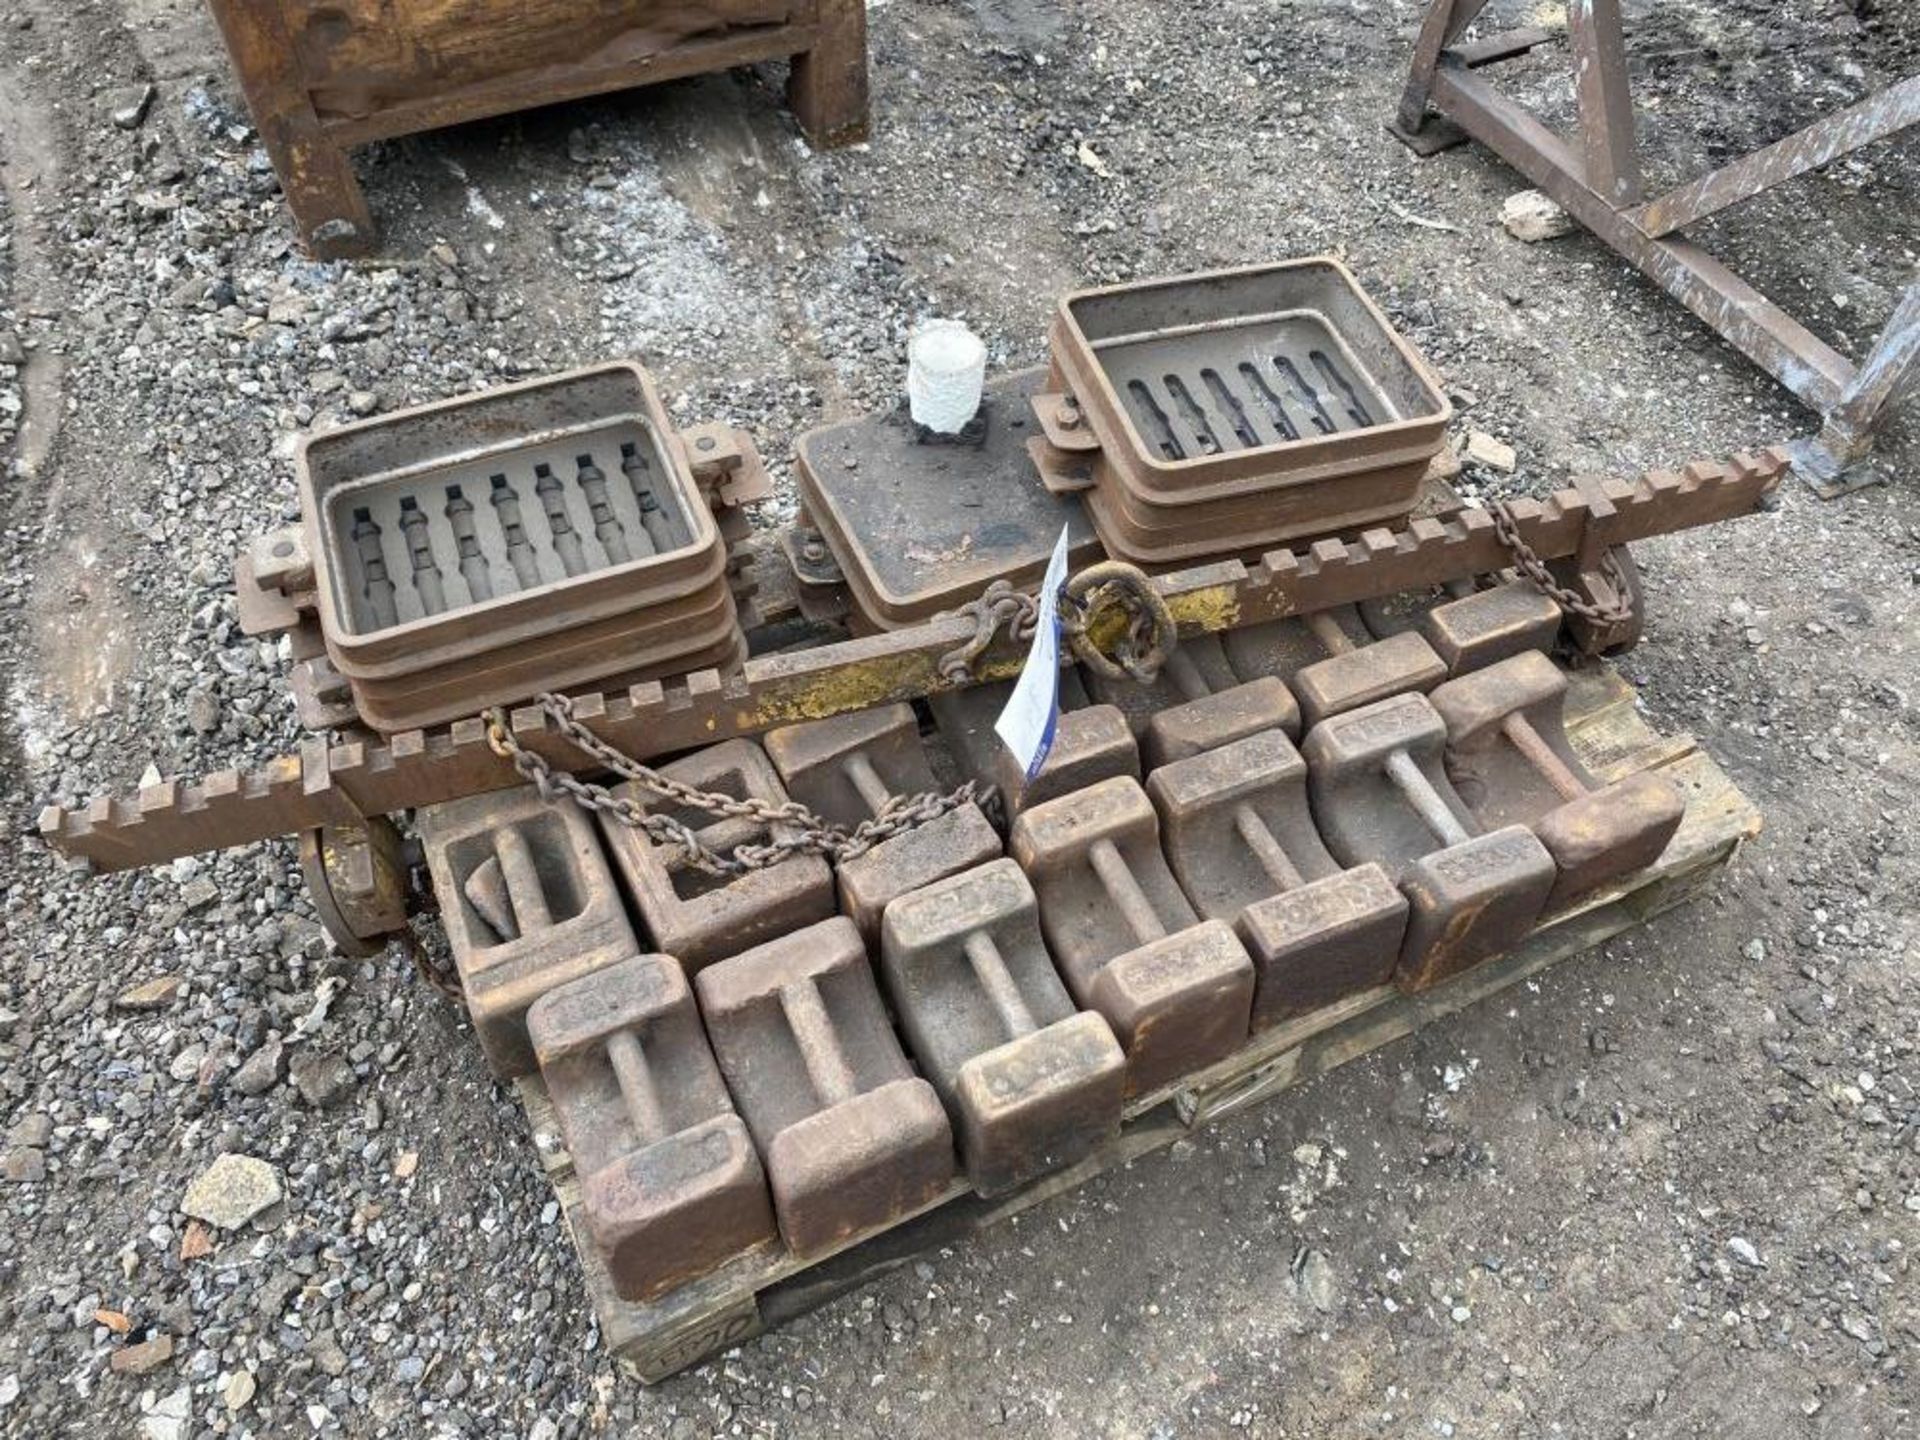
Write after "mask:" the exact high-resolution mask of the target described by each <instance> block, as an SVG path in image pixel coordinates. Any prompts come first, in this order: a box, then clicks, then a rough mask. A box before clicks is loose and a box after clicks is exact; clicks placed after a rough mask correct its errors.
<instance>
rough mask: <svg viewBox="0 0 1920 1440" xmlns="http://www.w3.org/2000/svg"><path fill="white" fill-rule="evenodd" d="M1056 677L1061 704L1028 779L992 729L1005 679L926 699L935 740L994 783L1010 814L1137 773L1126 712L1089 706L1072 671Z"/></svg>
mask: <svg viewBox="0 0 1920 1440" xmlns="http://www.w3.org/2000/svg"><path fill="white" fill-rule="evenodd" d="M1060 680H1061V686H1060V704H1061V707H1062V708H1061V711H1060V718H1059V722H1058V724H1057V726H1056V727H1055V730H1054V737H1053V748H1052V749H1051V750H1050V751H1048V752H1047V759H1046V763H1045V764H1044V765H1042V766H1041V767H1040V773H1039V774H1038V775H1035V776H1034V777H1033V779H1032V780H1028V779H1027V778H1026V776H1025V775H1024V774H1023V773H1022V772H1021V769H1020V766H1019V765H1018V764H1017V763H1016V762H1015V761H1014V758H1013V754H1012V752H1011V751H1009V750H1008V749H1007V747H1006V745H1005V743H1004V742H1002V740H1001V739H1000V737H999V736H998V735H997V734H995V733H994V729H993V726H994V722H995V721H996V720H998V719H999V718H1000V712H1001V711H1002V710H1003V709H1005V708H1006V703H1007V697H1008V696H1009V695H1011V694H1012V693H1013V685H1012V684H1011V682H1008V683H1001V684H992V685H974V686H970V687H969V688H967V689H965V690H947V691H943V692H942V693H940V694H938V695H935V696H933V697H931V699H930V700H929V701H928V704H929V706H930V707H931V708H932V710H933V718H934V720H935V722H936V723H937V724H938V725H939V727H940V738H941V739H942V740H944V741H946V743H947V747H948V749H950V750H951V751H952V752H953V753H954V756H955V757H956V758H957V759H958V760H959V762H960V768H961V769H962V770H963V771H964V772H965V773H966V774H967V775H969V776H971V777H972V778H973V779H975V780H979V781H981V782H983V783H985V784H989V785H992V786H994V787H995V788H996V789H998V790H999V792H1000V799H1001V802H1002V803H1003V804H1004V805H1005V806H1006V810H1007V814H1008V815H1010V816H1012V815H1018V814H1019V813H1020V812H1021V811H1022V810H1024V809H1026V808H1027V807H1028V806H1029V805H1039V804H1042V803H1044V802H1045V801H1048V800H1056V799H1058V798H1059V797H1060V796H1062V795H1069V794H1071V793H1072V792H1074V791H1075V790H1082V789H1085V788H1086V787H1087V786H1089V785H1092V784H1094V783H1095V782H1096V781H1100V780H1107V779H1111V778H1112V777H1113V776H1115V775H1131V776H1133V778H1134V779H1136V780H1137V779H1139V778H1140V747H1139V746H1138V745H1136V744H1135V743H1134V739H1133V731H1132V730H1131V729H1129V728H1128V726H1127V719H1126V716H1125V715H1123V714H1122V713H1121V712H1120V711H1119V710H1118V709H1117V708H1116V707H1114V706H1112V705H1094V704H1092V703H1091V702H1090V701H1089V700H1088V699H1087V696H1086V691H1085V690H1084V688H1082V686H1081V683H1080V678H1079V672H1078V671H1077V670H1072V669H1069V670H1066V671H1064V672H1062V674H1061V677H1060ZM1076 706H1077V707H1078V708H1074V707H1076Z"/></svg>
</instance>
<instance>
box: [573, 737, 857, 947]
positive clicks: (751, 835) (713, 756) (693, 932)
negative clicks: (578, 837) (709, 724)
mask: <svg viewBox="0 0 1920 1440" xmlns="http://www.w3.org/2000/svg"><path fill="white" fill-rule="evenodd" d="M661 773H662V774H664V775H666V776H667V777H668V778H669V779H672V780H678V781H681V782H682V783H684V784H688V785H692V786H695V787H696V788H698V789H701V790H709V791H717V792H719V793H721V794H723V795H728V796H731V797H732V798H733V799H735V800H764V801H767V802H768V803H770V804H775V805H783V804H785V803H786V801H787V792H786V788H785V787H784V786H783V785H781V783H780V776H779V775H778V774H777V773H776V772H775V771H774V768H773V766H772V765H771V764H770V763H769V762H768V760H767V756H766V752H765V751H763V750H762V749H761V748H760V747H759V746H758V745H756V744H754V743H753V741H751V740H729V741H727V742H726V743H725V744H722V745H711V746H709V747H707V748H706V749H705V750H698V751H695V752H694V753H693V754H691V755H688V756H686V757H684V758H683V759H679V760H676V761H674V762H673V763H672V764H671V765H664V766H662V767H661ZM614 793H615V794H618V795H622V796H626V797H628V798H630V799H632V800H634V801H636V802H638V803H639V804H641V805H642V806H643V807H645V808H646V809H648V810H650V811H657V810H665V811H667V812H668V813H670V814H674V815H676V816H677V818H678V819H680V820H681V821H683V822H684V823H686V824H688V825H691V826H693V827H695V828H694V834H695V837H696V838H697V839H698V840H699V841H700V843H701V844H703V845H705V846H706V847H707V848H708V849H710V850H717V851H720V852H721V853H723V854H724V853H726V852H728V851H731V850H733V849H734V848H736V847H737V846H740V845H744V844H754V845H759V844H766V843H768V841H769V839H771V838H778V839H782V840H785V839H790V838H791V837H792V835H793V833H794V832H793V830H792V827H790V826H784V825H776V826H773V827H771V833H769V827H768V826H766V825H764V824H761V823H760V822H758V821H753V820H747V819H726V818H717V817H715V816H712V815H708V814H706V813H705V812H703V811H694V810H689V811H686V812H684V813H682V812H679V811H677V810H675V809H674V808H673V807H671V806H670V805H669V804H668V803H667V802H665V801H662V800H660V799H658V798H657V797H656V796H654V795H653V794H652V793H651V792H650V791H647V790H645V789H643V788H642V787H640V786H638V785H636V784H633V783H632V782H629V783H627V784H625V785H622V786H620V787H619V788H618V789H617V790H616V791H615V792H614ZM600 827H601V831H602V833H603V834H604V836H605V837H606V842H607V852H608V854H609V855H610V856H611V857H612V859H613V864H614V869H615V870H616V871H617V872H618V873H619V875H620V879H621V881H622V882H623V883H624V884H625V886H626V890H627V894H628V895H629V896H630V897H631V898H632V900H633V904H634V908H635V909H637V910H638V911H639V912H640V919H641V921H642V922H643V923H644V924H645V926H646V929H647V933H648V934H649V935H650V936H651V937H652V939H653V943H654V944H655V945H657V946H659V948H660V949H662V950H664V951H666V952H667V953H668V954H670V955H672V956H673V957H674V958H675V959H676V960H678V961H679V962H680V963H681V964H683V965H685V966H686V967H687V969H688V970H689V971H690V972H691V971H697V970H699V969H700V968H701V967H702V966H705V965H710V964H712V963H713V962H714V961H716V960H724V959H726V958H727V956H729V955H737V954H738V953H739V952H740V951H742V950H745V949H747V948H748V947H749V946H752V945H758V944H759V943H760V942H761V941H763V940H770V939H772V938H773V937H774V936H776V935H781V934H784V933H785V932H787V931H789V930H793V929H797V928H798V927H800V926H802V925H810V924H812V923H813V922H814V921H815V920H824V919H826V918H827V917H828V916H829V915H831V914H833V871H832V868H831V867H830V866H829V865H828V864H827V862H826V861H825V860H823V859H821V858H820V857H819V856H818V855H794V856H792V857H790V858H788V859H786V860H782V861H781V862H780V863H779V864H777V865H769V866H767V867H766V868H765V869H762V870H750V871H748V872H747V873H746V874H744V875H737V876H734V877H732V878H728V877H727V876H723V875H709V874H707V873H706V872H704V871H700V870H695V869H693V868H692V867H690V866H685V865H676V864H674V863H673V861H672V857H673V856H674V855H675V853H676V848H675V847H674V846H671V845H664V846H663V845H656V844H655V843H654V842H653V841H652V840H650V839H648V838H647V835H646V832H645V831H642V830H635V829H632V828H631V827H629V826H626V825H623V824H621V823H620V822H619V821H617V820H615V819H612V818H611V817H608V816H606V815H602V816H601V818H600Z"/></svg>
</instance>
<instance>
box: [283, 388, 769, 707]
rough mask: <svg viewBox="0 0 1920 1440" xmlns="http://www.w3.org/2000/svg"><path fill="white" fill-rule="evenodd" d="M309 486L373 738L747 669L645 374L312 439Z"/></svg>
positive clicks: (329, 618)
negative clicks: (575, 694) (485, 712)
mask: <svg viewBox="0 0 1920 1440" xmlns="http://www.w3.org/2000/svg"><path fill="white" fill-rule="evenodd" d="M299 485H300V499H301V505H302V513H303V516H304V523H305V532H306V546H307V551H308V553H309V554H310V555H311V556H312V557H313V565H314V585H315V590H316V592H317V602H318V608H319V612H320V622H321V631H322V634H323V636H324V638H325V645H326V652H327V656H328V658H329V660H331V662H332V664H333V666H334V668H336V669H337V670H338V671H339V672H340V673H341V675H342V676H344V677H345V679H346V681H347V683H348V685H349V686H350V687H351V689H352V692H353V699H354V704H355V708H356V709H357V710H358V712H359V714H360V717H361V719H363V720H364V721H365V722H366V723H367V724H369V725H371V726H373V727H374V728H375V729H378V730H385V731H394V730H402V729H407V728H410V727H413V726H420V725H430V724H436V723H439V722H441V721H446V720H452V719H456V718H459V717H462V716H466V715H472V714H474V713H475V712H476V711H477V710H479V709H481V708H483V707H485V706H487V705H492V704H500V703H505V702H509V701H514V700H521V699H525V698H527V697H528V696H530V695H532V694H534V693H535V692H537V691H541V690H564V689H567V688H569V687H571V686H575V685H581V684H586V683H589V682H595V683H600V684H606V683H609V682H613V681H621V682H631V681H637V680H642V679H649V678H656V677H660V676H666V675H676V674H682V673H685V672H687V671H690V670H697V669H704V668H710V667H724V666H728V665H732V664H736V663H738V662H739V661H741V660H742V659H744V658H745V642H744V639H743V638H742V636H741V633H740V625H739V618H738V614H737V612H736V609H735V603H734V596H733V591H732V589H731V587H730V585H729V581H728V574H727V558H728V557H727V546H726V542H725V540H724V538H723V537H722V535H721V533H720V529H719V527H718V526H717V525H716V523H715V520H714V516H713V514H712V512H711V510H710V509H709V506H708V503H707V500H706V499H705V497H704V496H703V495H702V492H701V488H700V486H699V485H698V484H697V483H696V482H695V480H694V478H693V471H692V466H691V464H690V462H689V459H688V455H687V450H686V446H685V445H684V444H683V443H682V441H681V438H680V437H679V436H678V435H677V434H676V433H675V431H674V429H673V427H672V425H671V423H670V422H669V421H668V419H667V416H666V413H665V411H664V410H663V409H662V408H661V405H660V401H659V399H658V397H657V396H656V395H655V393H654V390H653V386H652V384H651V382H650V381H649V379H648V378H647V375H646V373H645V372H644V371H643V370H641V369H640V368H639V367H638V366H637V365H632V364H625V363H621V364H610V365H603V366H597V367H594V368H591V369H587V370H580V371H575V372H572V373H570V374H565V375H559V376H553V377H550V378H547V379H543V380H538V381H534V382H532V383H530V384H526V385H516V386H510V387H507V388H504V389H500V390H493V391H489V392H486V393H485V394H481V395H475V396H469V397H463V398H461V399H458V400H451V401H447V402H444V403H441V404H436V405H427V406H422V407H420V408H418V409H415V410H409V411H404V412H401V413H398V414H395V415H390V416H383V417H381V418H380V419H378V420H373V421H368V422H366V423H364V424H360V425H352V426H347V427H345V428H342V429H340V430H336V431H332V432H329V433H327V434H324V435H319V436H316V437H314V438H312V439H310V440H309V441H307V443H306V444H305V445H304V446H303V447H302V450H301V453H300V459H299Z"/></svg>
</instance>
